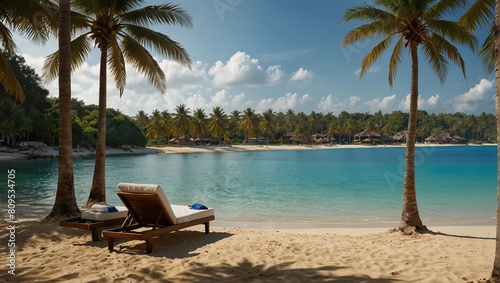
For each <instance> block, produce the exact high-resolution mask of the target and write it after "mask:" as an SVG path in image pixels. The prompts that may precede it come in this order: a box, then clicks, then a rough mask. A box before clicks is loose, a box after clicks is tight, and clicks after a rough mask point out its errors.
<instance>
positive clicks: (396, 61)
mask: <svg viewBox="0 0 500 283" xmlns="http://www.w3.org/2000/svg"><path fill="white" fill-rule="evenodd" d="M404 46H405V44H404V37H403V36H401V37H400V38H399V40H398V42H397V43H396V46H394V50H393V51H392V56H391V60H390V61H389V86H391V87H392V85H393V83H394V78H396V73H397V72H398V68H399V65H401V61H402V57H403V50H404Z"/></svg>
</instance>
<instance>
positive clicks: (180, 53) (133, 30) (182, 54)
mask: <svg viewBox="0 0 500 283" xmlns="http://www.w3.org/2000/svg"><path fill="white" fill-rule="evenodd" d="M125 28H126V29H127V31H128V34H129V36H130V37H132V38H134V39H135V40H137V41H138V42H139V43H140V44H141V45H143V46H145V47H146V48H147V49H152V50H154V51H156V52H158V53H159V54H161V55H162V56H165V57H167V58H170V59H172V60H174V61H175V62H177V63H179V64H181V65H183V66H185V67H187V68H189V69H191V64H192V62H191V59H190V58H189V54H188V53H187V51H186V50H185V49H184V48H183V47H182V46H181V45H180V44H179V43H177V42H175V41H173V40H172V39H170V37H168V36H167V35H165V34H162V33H159V32H156V31H153V30H151V29H148V28H145V27H141V26H136V25H125Z"/></svg>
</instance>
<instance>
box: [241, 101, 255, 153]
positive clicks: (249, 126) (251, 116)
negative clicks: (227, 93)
mask: <svg viewBox="0 0 500 283" xmlns="http://www.w3.org/2000/svg"><path fill="white" fill-rule="evenodd" d="M240 124H241V129H242V130H243V131H244V132H245V137H244V138H243V144H245V141H246V140H248V137H249V135H251V134H252V132H253V131H254V129H255V127H256V125H257V115H256V114H255V111H254V110H253V109H252V108H247V109H245V111H243V117H242V118H241V122H240Z"/></svg>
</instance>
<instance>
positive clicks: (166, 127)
mask: <svg viewBox="0 0 500 283" xmlns="http://www.w3.org/2000/svg"><path fill="white" fill-rule="evenodd" d="M171 120H172V116H171V115H170V113H168V111H167V110H163V111H161V119H160V122H161V127H162V131H163V134H164V135H165V136H166V137H167V141H169V140H170V131H171V129H170V122H171ZM165 143H166V142H165Z"/></svg>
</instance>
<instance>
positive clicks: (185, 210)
mask: <svg viewBox="0 0 500 283" xmlns="http://www.w3.org/2000/svg"><path fill="white" fill-rule="evenodd" d="M172 210H173V211H174V214H175V216H176V218H177V224H181V223H185V222H189V221H192V220H196V219H200V218H205V217H209V216H212V215H214V209H213V208H208V209H200V210H198V209H191V208H189V207H188V206H187V205H175V204H173V205H172Z"/></svg>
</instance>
